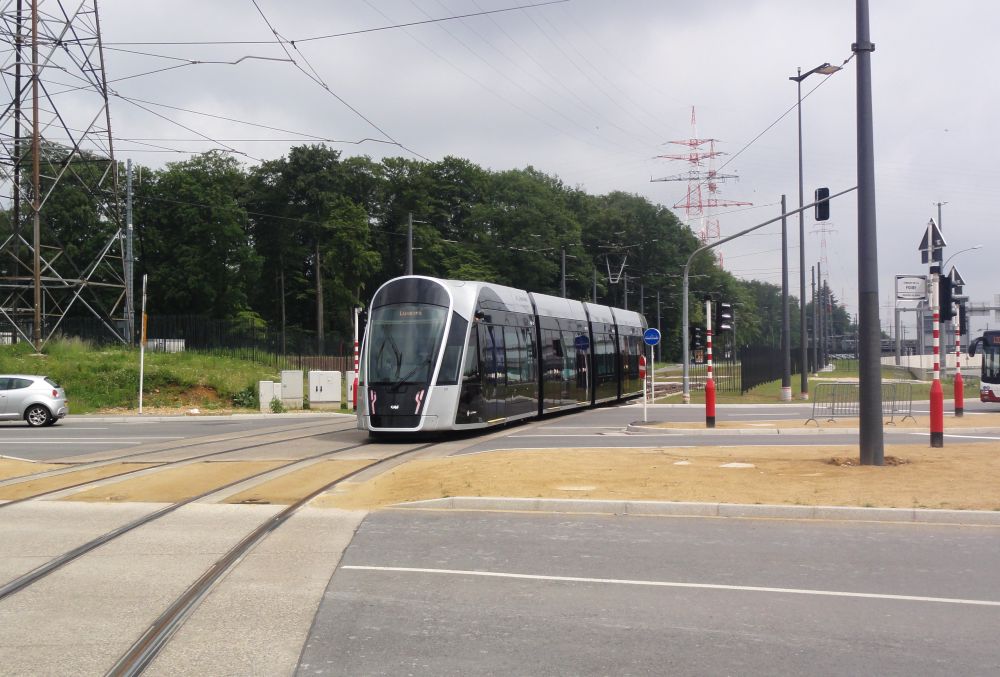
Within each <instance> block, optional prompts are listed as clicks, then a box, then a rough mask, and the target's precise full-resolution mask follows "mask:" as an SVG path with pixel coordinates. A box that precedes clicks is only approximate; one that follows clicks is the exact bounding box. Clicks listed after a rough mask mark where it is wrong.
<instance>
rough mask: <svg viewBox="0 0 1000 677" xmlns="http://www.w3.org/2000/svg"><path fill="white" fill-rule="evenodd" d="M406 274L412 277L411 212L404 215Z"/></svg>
mask: <svg viewBox="0 0 1000 677" xmlns="http://www.w3.org/2000/svg"><path fill="white" fill-rule="evenodd" d="M406 274H407V275H413V212H409V213H408V214H407V215H406Z"/></svg>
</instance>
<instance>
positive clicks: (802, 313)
mask: <svg viewBox="0 0 1000 677" xmlns="http://www.w3.org/2000/svg"><path fill="white" fill-rule="evenodd" d="M839 70H840V66H831V65H830V64H829V63H824V64H822V65H819V66H816V68H813V69H812V70H810V71H807V72H806V74H805V75H803V74H802V69H801V68H797V69H796V73H797V74H796V75H793V76H791V77H789V78H788V79H789V80H794V81H795V84H796V88H797V90H798V99H797V103H796V109H797V110H798V117H799V208H800V209H801V208H802V204H803V195H802V81H803V80H805V79H806V78H807V77H809V76H810V75H812V74H813V73H821V74H823V75H832V74H834V73H836V72H837V71H839ZM782 211H784V210H782ZM802 214H803V212H799V305H800V306H802V307H801V308H799V325H800V326H801V330H800V332H801V339H800V342H801V344H802V345H801V346H800V349H799V350H800V354H799V355H800V357H801V359H802V380H801V385H800V389H801V397H802V399H803V400H808V399H809V374H808V371H809V370H808V368H807V367H806V365H807V364H808V362H809V358H808V352H807V351H808V350H809V348H808V345H807V339H806V337H807V336H808V334H807V333H806V240H805V225H804V221H805V218H804V217H803V215H802ZM815 340H816V327H813V341H814V342H815Z"/></svg>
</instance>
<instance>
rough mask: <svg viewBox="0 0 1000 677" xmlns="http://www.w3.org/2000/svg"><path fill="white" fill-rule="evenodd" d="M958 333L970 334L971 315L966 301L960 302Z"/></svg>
mask: <svg viewBox="0 0 1000 677" xmlns="http://www.w3.org/2000/svg"><path fill="white" fill-rule="evenodd" d="M958 333H959V334H960V335H962V336H968V334H969V316H968V313H967V311H966V310H965V303H964V302H963V303H959V304H958Z"/></svg>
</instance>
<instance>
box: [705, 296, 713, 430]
mask: <svg viewBox="0 0 1000 677" xmlns="http://www.w3.org/2000/svg"><path fill="white" fill-rule="evenodd" d="M705 349H706V352H705V361H706V369H705V427H706V428H714V427H715V377H714V376H713V374H712V302H711V301H705Z"/></svg>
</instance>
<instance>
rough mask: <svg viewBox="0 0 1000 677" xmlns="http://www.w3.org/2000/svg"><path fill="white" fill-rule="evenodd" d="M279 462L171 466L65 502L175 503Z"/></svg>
mask: <svg viewBox="0 0 1000 677" xmlns="http://www.w3.org/2000/svg"><path fill="white" fill-rule="evenodd" d="M281 464H282V462H281V461H210V462H206V463H195V464H192V465H186V466H181V467H179V468H170V469H168V470H164V471H162V472H157V473H153V474H151V475H146V476H144V477H136V478H132V479H125V480H122V481H121V482H115V483H113V484H108V485H105V486H103V487H98V488H96V489H91V490H90V491H84V492H81V493H79V494H74V495H73V496H71V497H68V498H65V499H63V500H68V501H113V502H126V501H135V502H139V503H176V502H177V501H183V500H184V499H187V498H191V497H192V496H197V495H198V494H202V493H204V492H206V491H208V490H210V489H212V488H213V487H222V486H225V485H226V484H229V483H230V482H234V481H236V480H239V479H243V478H246V477H250V476H251V475H255V474H257V473H259V472H263V471H265V470H270V469H272V468H276V467H277V466H279V465H281Z"/></svg>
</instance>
